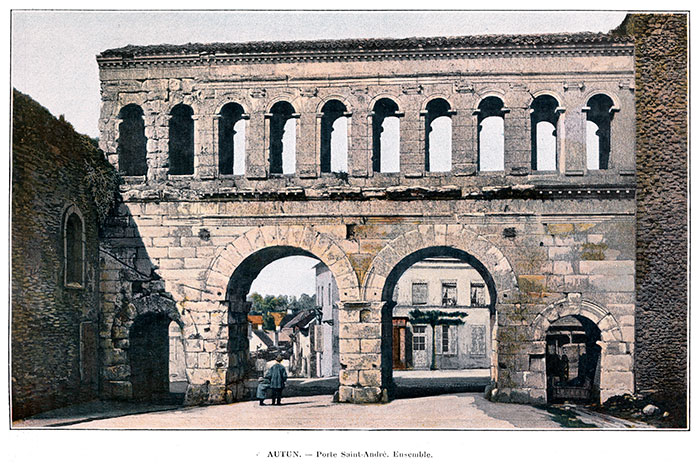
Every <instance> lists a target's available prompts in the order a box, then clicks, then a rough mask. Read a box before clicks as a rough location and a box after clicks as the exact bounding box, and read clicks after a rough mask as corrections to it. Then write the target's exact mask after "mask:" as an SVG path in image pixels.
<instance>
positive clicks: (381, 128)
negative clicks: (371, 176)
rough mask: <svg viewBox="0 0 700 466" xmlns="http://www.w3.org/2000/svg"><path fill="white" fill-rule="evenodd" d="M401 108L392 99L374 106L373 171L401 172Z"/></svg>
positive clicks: (383, 100) (382, 100)
mask: <svg viewBox="0 0 700 466" xmlns="http://www.w3.org/2000/svg"><path fill="white" fill-rule="evenodd" d="M399 116H400V115H399V107H398V105H396V103H395V102H394V101H392V100H391V99H380V100H379V101H378V102H377V103H376V104H374V109H373V115H372V170H373V171H375V172H381V173H396V172H398V171H399Z"/></svg>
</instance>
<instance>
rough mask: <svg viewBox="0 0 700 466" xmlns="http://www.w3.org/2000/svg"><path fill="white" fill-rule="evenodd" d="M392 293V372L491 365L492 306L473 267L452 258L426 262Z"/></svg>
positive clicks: (414, 268)
mask: <svg viewBox="0 0 700 466" xmlns="http://www.w3.org/2000/svg"><path fill="white" fill-rule="evenodd" d="M394 293H395V297H394V301H396V306H395V307H394V312H393V319H392V320H393V325H394V332H393V337H392V340H393V351H392V352H393V360H394V364H393V366H394V369H438V370H439V369H488V368H489V367H490V366H491V360H490V357H489V356H490V355H491V348H490V344H491V338H490V335H489V334H488V332H489V331H490V330H491V319H490V312H489V307H490V304H491V303H490V302H489V296H488V293H487V292H486V282H485V281H484V279H483V278H482V277H481V275H480V274H479V272H477V271H476V269H474V267H472V266H471V265H469V264H468V263H465V262H461V261H458V260H456V259H451V258H439V257H435V258H429V259H425V260H422V261H420V262H417V263H416V264H414V265H412V266H411V268H409V269H408V270H407V271H406V272H405V273H404V274H403V275H402V276H401V278H400V279H399V281H398V283H397V284H396V288H395V290H394ZM431 314H432V315H433V316H434V321H433V322H431V321H430V319H429V316H430V315H431ZM433 355H435V359H434V360H433Z"/></svg>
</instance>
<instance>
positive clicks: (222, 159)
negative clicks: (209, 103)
mask: <svg viewBox="0 0 700 466" xmlns="http://www.w3.org/2000/svg"><path fill="white" fill-rule="evenodd" d="M219 173H220V174H222V175H243V174H245V117H244V111H243V107H241V106H240V105H239V104H236V103H228V104H226V105H224V107H223V108H222V109H221V113H220V115H219Z"/></svg>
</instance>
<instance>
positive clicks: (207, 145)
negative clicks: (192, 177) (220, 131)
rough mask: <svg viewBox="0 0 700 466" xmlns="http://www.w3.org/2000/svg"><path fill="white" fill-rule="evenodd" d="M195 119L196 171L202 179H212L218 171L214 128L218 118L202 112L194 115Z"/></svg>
mask: <svg viewBox="0 0 700 466" xmlns="http://www.w3.org/2000/svg"><path fill="white" fill-rule="evenodd" d="M192 119H193V120H194V172H195V174H196V176H197V178H199V179H201V180H211V179H213V178H214V177H216V172H217V171H218V166H217V160H218V158H217V157H216V156H215V152H214V150H215V147H216V145H217V144H215V143H214V135H215V134H216V131H215V129H214V127H215V124H216V122H217V119H216V117H215V115H209V114H201V115H195V116H193V117H192Z"/></svg>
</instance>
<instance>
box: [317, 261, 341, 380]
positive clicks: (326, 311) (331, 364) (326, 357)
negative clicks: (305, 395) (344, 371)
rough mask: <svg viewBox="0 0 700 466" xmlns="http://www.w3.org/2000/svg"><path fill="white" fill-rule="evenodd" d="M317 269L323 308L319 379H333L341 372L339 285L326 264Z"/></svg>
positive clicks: (319, 265)
mask: <svg viewBox="0 0 700 466" xmlns="http://www.w3.org/2000/svg"><path fill="white" fill-rule="evenodd" d="M315 269H316V304H318V306H319V307H320V308H321V321H320V322H319V325H320V328H319V330H317V332H319V333H320V334H319V335H318V336H317V338H316V340H317V341H319V342H320V343H319V350H320V357H319V370H318V371H317V374H318V376H319V377H332V376H336V375H338V371H339V370H340V353H339V348H338V341H339V340H338V331H339V329H340V326H339V325H338V324H339V322H338V304H337V303H338V301H339V300H340V296H339V295H338V285H336V283H335V279H334V278H333V273H332V272H331V270H330V269H329V268H328V267H326V265H325V264H323V263H319V264H317V265H316V267H315Z"/></svg>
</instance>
